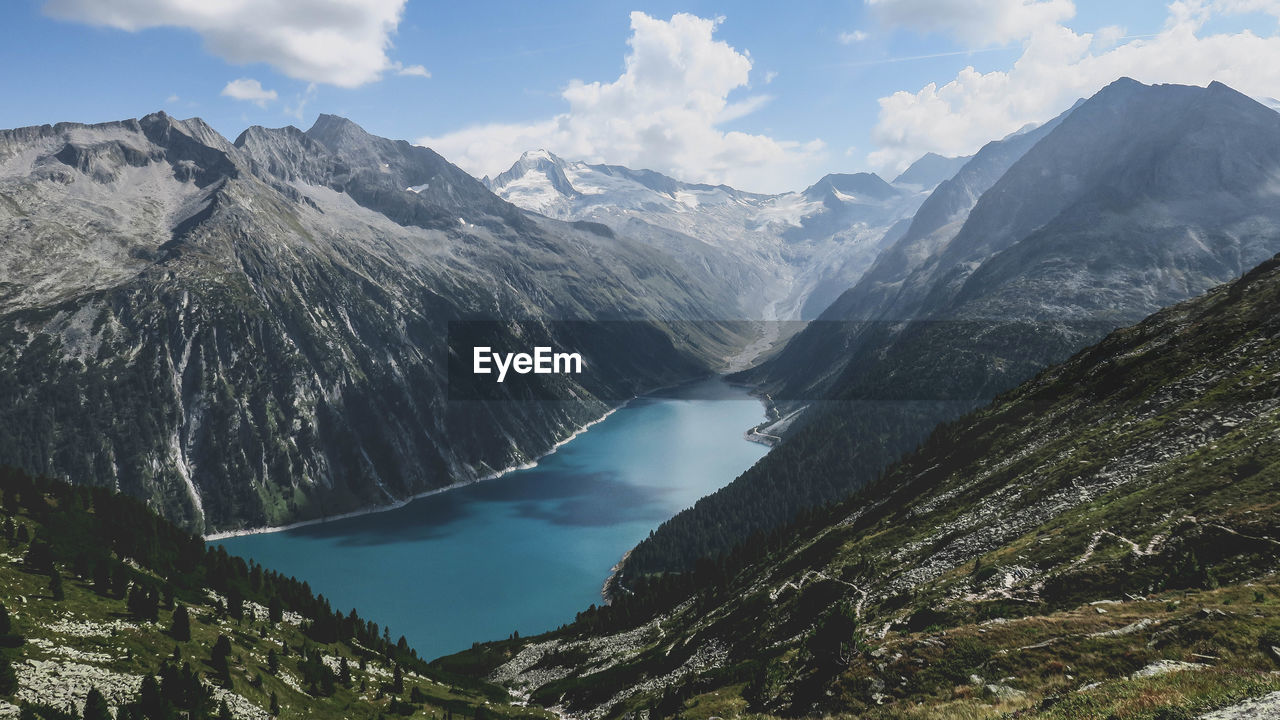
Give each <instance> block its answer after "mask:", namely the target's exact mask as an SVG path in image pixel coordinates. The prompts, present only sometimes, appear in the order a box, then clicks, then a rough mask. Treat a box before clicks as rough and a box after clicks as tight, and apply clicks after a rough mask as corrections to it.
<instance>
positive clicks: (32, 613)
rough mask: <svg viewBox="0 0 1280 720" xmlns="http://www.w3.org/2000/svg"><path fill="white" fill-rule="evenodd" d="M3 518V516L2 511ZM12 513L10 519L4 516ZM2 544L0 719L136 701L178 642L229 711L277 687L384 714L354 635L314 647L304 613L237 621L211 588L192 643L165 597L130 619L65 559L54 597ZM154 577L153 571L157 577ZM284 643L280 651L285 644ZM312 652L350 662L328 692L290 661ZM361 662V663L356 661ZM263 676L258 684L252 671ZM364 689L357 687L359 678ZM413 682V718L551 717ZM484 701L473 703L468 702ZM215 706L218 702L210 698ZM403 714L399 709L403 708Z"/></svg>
mask: <svg viewBox="0 0 1280 720" xmlns="http://www.w3.org/2000/svg"><path fill="white" fill-rule="evenodd" d="M5 516H6V515H4V514H0V517H5ZM10 517H12V516H10ZM15 519H16V520H17V521H18V522H20V523H22V524H25V525H26V527H27V528H28V530H30V531H33V533H34V532H35V531H38V530H39V529H40V526H39V524H38V523H36V522H35V521H34V520H33V519H32V518H31V517H29V516H28V515H25V514H19V515H17V516H16V517H15ZM0 547H4V548H5V552H4V553H2V554H0V588H3V592H2V593H0V600H3V602H4V604H5V606H6V607H7V608H8V609H9V612H10V615H11V618H12V621H13V632H14V633H17V634H20V635H22V636H24V637H25V638H26V642H25V643H24V644H22V645H21V646H20V647H18V648H16V649H10V650H7V651H3V652H6V653H7V654H8V655H9V657H10V658H11V659H12V660H13V662H14V665H15V668H16V670H17V673H18V679H19V690H18V692H17V693H16V694H15V695H13V696H11V697H8V698H3V697H0V717H9V716H15V717H16V715H17V707H16V705H17V704H19V703H21V702H22V701H27V702H32V703H38V704H46V705H52V706H53V707H55V708H58V709H62V708H65V707H66V706H67V705H68V704H69V703H70V704H73V705H75V706H77V707H80V706H82V705H83V702H84V698H85V695H86V694H87V693H88V691H89V687H90V686H91V685H92V686H95V687H97V688H98V689H99V690H100V691H102V692H103V693H104V695H105V696H106V697H107V700H108V702H109V703H110V704H111V705H113V706H117V705H119V704H121V703H124V702H132V701H134V700H135V699H136V696H137V691H138V686H139V683H140V681H141V677H142V676H143V675H144V674H153V675H154V674H156V673H157V672H158V670H159V668H160V666H161V664H162V663H163V662H164V661H166V660H168V659H170V658H172V656H173V653H174V650H175V647H176V648H178V650H179V652H180V653H181V659H182V661H184V662H189V663H190V664H191V666H192V668H193V669H195V670H196V671H197V672H199V673H201V674H202V675H204V676H205V678H206V684H207V685H208V686H210V687H213V688H215V690H214V692H215V699H217V700H219V701H220V700H221V698H223V697H226V698H227V700H228V704H229V706H230V707H231V709H232V711H233V714H234V716H235V717H236V718H242V719H244V718H266V717H268V712H267V710H268V709H269V707H270V697H271V693H273V692H274V693H276V695H277V698H278V700H279V703H280V708H281V714H280V716H279V717H282V718H290V717H292V718H320V719H323V718H335V719H337V718H353V719H354V718H377V717H382V716H383V715H384V714H386V713H388V709H389V707H390V704H391V696H390V694H388V693H387V692H386V691H385V690H384V689H383V686H384V685H387V684H388V683H390V681H391V678H392V673H393V670H392V666H391V664H390V662H389V661H388V660H387V659H386V658H385V657H384V656H382V655H381V654H378V653H375V652H372V651H370V650H368V649H366V648H363V647H361V646H360V645H359V643H358V642H355V641H350V642H336V643H330V644H320V643H316V642H314V641H313V640H311V639H310V638H308V637H306V635H305V634H304V633H303V627H302V619H301V618H300V617H299V616H297V615H296V614H293V613H286V614H285V618H284V620H283V621H282V622H280V623H278V624H272V623H270V622H269V621H268V620H267V611H266V608H264V607H262V606H261V605H256V612H255V611H254V610H253V609H252V608H253V607H254V605H253V604H251V603H246V611H245V617H244V618H243V619H242V620H234V619H232V618H230V617H227V615H226V612H225V610H221V609H220V608H219V607H218V603H219V601H220V600H221V598H219V597H218V596H217V594H216V593H213V592H212V591H206V592H205V593H204V599H203V600H199V601H193V602H188V601H187V600H189V599H190V598H188V599H180V600H179V603H181V604H183V605H186V606H187V608H188V611H189V613H190V616H191V639H190V640H189V641H186V642H176V641H175V640H174V639H173V638H172V637H171V636H170V635H169V629H170V628H171V627H172V619H173V611H172V610H170V609H165V608H164V607H163V605H162V607H161V609H160V613H159V620H158V622H154V623H153V622H147V621H144V620H139V619H137V618H135V617H132V616H131V615H130V614H129V613H128V611H127V608H126V603H125V600H124V599H119V598H115V597H108V596H104V595H102V594H99V593H97V592H95V590H94V588H93V585H92V582H91V581H90V580H89V579H88V578H78V577H76V576H75V575H74V574H73V573H72V572H71V570H70V568H69V567H66V566H63V567H62V568H61V572H62V574H63V577H64V584H63V589H64V592H65V598H64V599H63V600H60V601H55V600H54V599H53V598H52V596H51V594H50V591H49V578H48V577H47V576H46V575H44V574H37V573H33V572H30V571H28V570H27V569H26V568H25V567H24V565H23V563H22V557H23V553H24V551H25V549H26V547H27V545H25V544H21V543H14V542H10V543H7V544H6V543H5V542H4V541H0ZM156 580H157V581H160V580H161V579H160V578H156ZM219 635H226V636H227V637H228V638H229V639H230V640H231V646H232V654H231V663H230V665H231V669H232V686H231V691H230V692H231V693H232V694H230V695H228V694H226V693H225V691H224V690H223V689H221V688H220V686H219V685H218V684H217V683H216V682H214V681H213V680H209V678H212V677H214V675H215V673H214V671H213V668H212V665H211V664H210V655H211V651H212V648H213V646H214V643H215V641H216V640H217V638H218V636H219ZM284 644H287V645H288V646H289V648H290V650H289V654H288V655H287V656H285V655H282V652H283V650H282V647H283V645H284ZM304 647H305V648H308V649H319V650H320V651H321V652H322V654H323V655H324V657H325V662H326V663H331V664H332V667H333V669H335V671H336V669H337V667H338V665H337V664H338V662H339V658H343V657H345V658H347V659H348V662H349V667H350V672H351V677H352V683H351V685H349V686H344V685H343V684H341V683H339V684H338V685H337V687H336V690H335V692H334V693H333V694H332V695H330V696H328V697H323V696H319V693H318V691H317V694H316V695H312V694H309V693H307V692H306V690H307V689H311V690H313V691H314V688H307V687H306V686H305V682H304V681H303V680H302V678H303V674H302V673H301V672H300V670H299V668H298V665H299V662H300V661H301V656H300V654H299V650H300V649H301V648H304ZM272 650H274V651H275V652H276V653H277V654H278V655H281V656H280V667H281V670H280V671H279V672H278V673H277V674H275V675H272V674H271V673H270V672H269V671H268V666H267V662H268V661H267V657H268V652H270V651H272ZM362 657H363V658H365V661H366V669H363V670H362V669H361V668H360V660H361V658H362ZM259 677H260V678H261V684H260V685H259V684H257V681H256V679H257V678H259ZM362 683H363V684H364V686H365V689H364V690H363V691H361V684H362ZM415 688H416V689H417V690H418V691H419V692H420V693H421V696H422V697H423V698H424V700H423V701H421V702H417V703H414V712H413V713H412V716H413V717H420V718H421V717H435V718H441V719H443V718H445V717H446V714H447V713H452V714H454V715H458V716H460V717H466V718H473V717H480V716H484V717H490V718H493V717H497V718H511V719H515V718H547V717H550V713H547V712H545V711H543V710H540V709H526V708H519V707H514V706H511V705H508V704H506V702H505V700H506V693H505V692H503V691H502V690H501V689H499V688H495V687H492V686H485V685H483V684H476V683H473V682H468V681H466V680H465V679H459V682H458V683H457V684H453V683H450V682H449V681H448V680H447V679H433V678H428V677H425V676H423V675H421V674H417V673H413V672H409V671H406V672H405V674H404V691H403V693H401V694H399V696H398V697H399V698H400V700H402V701H407V700H408V699H409V698H410V697H411V696H412V695H413V692H414V689H415ZM480 707H482V708H483V710H481V711H479V713H478V710H477V708H480ZM215 709H216V706H215ZM401 716H404V715H403V714H402V715H401Z"/></svg>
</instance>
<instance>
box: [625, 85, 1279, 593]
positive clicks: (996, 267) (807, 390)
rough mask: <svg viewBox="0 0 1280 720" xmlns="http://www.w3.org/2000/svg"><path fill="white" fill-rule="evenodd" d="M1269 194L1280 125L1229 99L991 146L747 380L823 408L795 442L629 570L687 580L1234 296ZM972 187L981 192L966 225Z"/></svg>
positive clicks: (1084, 117)
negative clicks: (1086, 350)
mask: <svg viewBox="0 0 1280 720" xmlns="http://www.w3.org/2000/svg"><path fill="white" fill-rule="evenodd" d="M1023 145H1025V146H1026V147H1025V149H1022V150H1021V152H1019V151H1018V150H1019V149H1020V147H1021V146H1023ZM997 155H1003V156H1004V159H999V158H997V157H996V156H997ZM1014 156H1016V158H1014V159H1013V160H1009V158H1010V157H1014ZM1002 166H1006V167H1007V169H1005V170H1003V171H1000V172H999V175H998V177H997V178H996V179H995V180H994V181H992V182H991V183H990V184H988V183H987V180H989V179H990V178H991V177H992V176H993V175H995V174H996V171H997V170H999V168H1000V167H1002ZM979 171H981V172H979ZM1277 177H1280V116H1278V115H1277V114H1276V113H1275V112H1273V111H1271V110H1269V109H1267V108H1265V107H1263V106H1262V105H1259V104H1258V103H1257V102H1255V101H1253V100H1251V99H1249V98H1247V97H1245V96H1243V95H1241V94H1239V93H1237V92H1235V91H1233V90H1231V89H1230V88H1227V87H1225V86H1223V85H1220V84H1213V85H1210V86H1209V87H1207V88H1196V87H1185V86H1172V85H1162V86H1145V85H1141V84H1139V83H1137V82H1134V81H1132V80H1120V81H1117V82H1116V83H1114V84H1113V85H1111V86H1109V87H1107V88H1105V89H1104V90H1102V91H1101V92H1099V93H1098V94H1097V95H1096V96H1094V97H1093V98H1091V99H1089V100H1087V101H1085V102H1082V103H1080V104H1078V105H1077V106H1076V107H1075V108H1074V109H1072V110H1071V111H1070V112H1069V113H1067V114H1066V115H1065V116H1063V117H1061V118H1059V119H1058V120H1057V121H1055V122H1054V123H1051V124H1050V125H1048V126H1045V127H1043V128H1040V129H1038V130H1035V131H1032V132H1030V133H1025V134H1022V135H1018V136H1014V137H1013V138H1009V139H1007V140H1005V141H1003V142H1002V143H1000V144H996V145H989V146H988V147H987V148H985V149H984V150H983V151H982V152H980V153H978V155H976V156H975V157H974V159H973V160H971V161H970V162H969V163H968V164H967V165H966V166H965V168H964V169H963V170H961V171H960V173H959V174H958V175H957V176H956V178H954V179H953V180H951V181H948V182H947V183H943V185H942V186H940V187H939V189H938V190H937V191H935V193H934V195H933V196H932V197H931V198H930V200H929V201H927V202H926V203H925V205H924V206H922V208H921V210H920V212H919V213H918V214H917V216H916V218H915V220H913V222H912V228H911V229H910V230H908V231H907V234H906V235H904V236H903V238H902V240H900V241H899V242H898V243H897V244H895V245H894V247H893V248H891V249H890V250H888V251H886V253H885V254H884V255H883V256H882V258H881V260H880V261H879V263H878V264H877V266H876V267H875V268H873V269H872V270H870V271H868V273H867V274H866V276H865V278H864V279H863V280H862V281H860V282H859V284H858V285H857V286H855V287H854V288H853V289H851V290H850V291H848V292H847V293H846V294H845V295H844V296H843V297H842V298H841V299H840V300H838V301H837V302H836V303H834V304H833V305H832V306H831V307H830V308H829V309H828V310H827V311H826V312H824V313H823V315H822V317H820V318H819V319H818V320H817V321H815V322H814V323H811V324H810V325H809V326H808V327H807V328H806V329H805V331H804V332H802V333H801V334H799V335H797V336H796V337H795V338H793V339H792V340H791V341H790V342H789V343H788V346H787V348H786V349H785V350H784V351H783V352H781V353H780V354H779V355H778V356H776V357H775V358H773V359H771V360H770V361H768V362H767V363H765V364H764V365H763V366H761V367H759V368H757V369H755V370H752V371H749V372H747V373H744V374H743V375H741V376H739V378H738V379H741V380H744V381H746V382H754V383H757V384H759V385H760V386H761V387H762V389H763V390H764V391H767V392H768V393H770V395H771V397H772V399H773V401H774V402H775V403H777V404H778V405H779V406H780V410H781V413H780V415H781V416H783V417H786V416H787V415H788V413H789V412H790V411H791V410H794V409H796V408H797V407H801V406H806V405H810V406H811V407H810V409H809V410H807V411H806V412H805V413H803V414H802V415H801V416H800V417H798V418H793V419H791V420H790V424H789V427H788V429H787V430H786V431H785V432H782V434H783V435H784V436H788V437H789V438H790V439H788V440H784V441H783V442H782V443H781V444H780V445H779V446H778V447H777V448H775V449H774V451H773V452H771V453H770V454H769V456H767V457H766V458H764V459H763V460H762V461H761V462H760V463H758V464H757V465H756V467H754V468H753V469H752V470H750V471H748V472H747V473H745V474H744V475H743V476H741V477H740V478H738V479H737V480H736V481H735V482H734V483H732V484H730V485H729V486H727V487H725V488H723V489H721V490H720V491H719V492H718V493H717V494H716V495H713V496H711V497H710V498H707V499H706V500H704V501H703V502H702V503H700V507H699V508H696V509H694V510H692V511H688V512H686V513H685V514H682V515H681V516H677V517H676V518H674V519H673V520H672V521H671V522H669V523H668V524H667V526H665V527H664V528H662V529H660V530H659V531H658V532H657V533H656V534H655V538H653V539H651V540H648V541H646V542H645V543H644V544H642V545H641V546H639V547H637V548H636V551H635V552H633V553H632V554H631V556H630V558H631V559H630V563H638V565H637V566H636V567H637V568H642V569H643V570H646V571H648V570H659V569H667V568H670V567H672V566H684V565H685V564H686V563H691V562H692V561H693V560H694V559H695V558H690V557H687V556H685V557H681V558H679V560H678V561H676V562H674V563H673V562H672V561H673V558H672V557H671V556H672V555H673V553H678V552H679V550H678V549H679V548H681V547H684V546H686V545H688V544H689V543H688V541H689V538H690V537H694V536H699V535H701V534H703V531H702V530H701V529H700V528H706V527H713V528H716V530H715V531H714V534H715V535H717V536H718V539H717V540H716V541H714V542H711V543H710V544H709V545H703V547H712V548H714V551H718V552H725V551H728V550H729V549H730V548H732V547H733V546H734V545H735V544H737V543H738V542H741V541H742V540H745V539H746V538H747V537H748V536H749V534H750V533H751V532H756V531H760V532H768V531H770V530H771V529H773V527H774V526H775V524H776V523H777V522H779V521H785V519H787V518H789V517H791V516H792V515H794V513H796V512H798V511H800V510H802V509H804V508H805V507H809V506H813V505H820V504H823V503H825V502H830V501H833V500H835V499H838V498H840V497H843V496H844V495H845V494H847V493H848V492H850V491H852V490H854V489H856V488H858V487H860V486H861V485H863V484H865V483H867V482H870V481H872V480H874V479H875V478H876V477H878V476H879V475H880V473H881V472H882V471H883V469H884V468H885V467H887V466H888V465H889V464H890V463H892V462H893V461H894V460H896V459H897V458H899V457H901V456H902V455H903V454H905V453H907V452H910V451H911V450H913V449H914V448H915V447H917V446H918V444H919V443H920V442H921V441H923V440H924V439H925V438H926V437H927V436H928V433H929V432H930V430H931V429H932V428H934V427H935V426H937V425H938V424H939V423H942V422H947V421H950V420H953V419H955V418H957V417H959V416H960V415H962V414H963V413H965V412H967V411H969V410H972V409H974V408H976V407H979V406H980V405H982V404H983V403H985V402H987V401H989V400H990V399H991V398H993V397H995V396H996V395H997V394H998V393H1000V392H1002V391H1005V390H1007V389H1009V388H1011V387H1013V386H1015V385H1016V384H1017V383H1019V382H1021V381H1023V380H1025V379H1027V378H1029V377H1032V376H1033V375H1034V374H1035V373H1037V372H1039V371H1040V370H1041V369H1043V368H1044V367H1046V366H1048V365H1050V364H1052V363H1054V362H1060V361H1062V360H1064V359H1065V358H1067V357H1069V356H1070V355H1071V354H1072V353H1073V352H1075V351H1077V350H1079V349H1080V348H1083V347H1086V346H1088V345H1089V344H1091V343H1094V342H1097V341H1098V340H1099V339H1100V338H1102V337H1103V336H1105V335H1106V333H1107V332H1109V331H1111V330H1113V329H1115V328H1117V327H1120V326H1123V325H1126V324H1129V323H1133V322H1136V321H1137V320H1139V319H1141V318H1142V317H1144V316H1146V315H1147V314H1149V313H1151V312H1154V311H1156V310H1157V309H1159V308H1161V307H1164V306H1167V305H1169V304H1172V303H1175V302H1179V301H1181V300H1185V299H1187V298H1189V297H1192V296H1194V295H1196V294H1197V293H1200V292H1203V291H1204V290H1206V289H1208V288H1210V287H1212V286H1214V285H1215V284H1218V283H1222V282H1227V281H1229V280H1231V279H1232V278H1234V277H1238V276H1239V275H1241V274H1242V273H1244V272H1245V271H1247V270H1248V269H1249V268H1251V267H1253V266H1254V265H1256V264H1257V263H1259V262H1261V261H1263V260H1264V259H1266V258H1269V257H1271V256H1272V255H1274V254H1275V253H1276V252H1277V251H1280V203H1277V202H1276V199H1277V184H1276V178H1277ZM962 186H963V187H968V188H969V189H970V190H973V191H978V190H981V194H980V195H979V196H978V197H977V199H976V202H973V204H972V207H971V209H969V210H965V209H964V207H965V203H964V198H965V197H968V196H969V195H970V194H971V193H970V190H964V189H963V187H962ZM984 186H985V188H984ZM935 198H937V201H936V202H935ZM953 208H959V210H953ZM766 432H769V430H766ZM699 542H703V543H706V542H707V540H706V538H705V537H702V538H701V539H700V540H699ZM660 548H665V549H660ZM672 548H675V549H676V550H675V551H672V550H671V549H672Z"/></svg>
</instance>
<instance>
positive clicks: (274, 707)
mask: <svg viewBox="0 0 1280 720" xmlns="http://www.w3.org/2000/svg"><path fill="white" fill-rule="evenodd" d="M279 715H280V698H278V697H276V691H275V690H272V691H271V716H272V717H279Z"/></svg>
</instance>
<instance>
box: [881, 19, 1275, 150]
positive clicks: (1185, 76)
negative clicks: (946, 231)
mask: <svg viewBox="0 0 1280 720" xmlns="http://www.w3.org/2000/svg"><path fill="white" fill-rule="evenodd" d="M1244 5H1248V6H1249V7H1243V6H1244ZM1262 5H1268V6H1270V5H1280V2H1272V3H1264V2H1254V1H1253V0H1218V1H1217V2H1203V1H1200V0H1184V1H1183V2H1174V3H1171V4H1170V5H1169V14H1168V19H1167V21H1166V24H1165V27H1164V28H1163V29H1162V30H1161V32H1160V33H1158V34H1156V35H1154V36H1150V37H1143V38H1138V39H1131V40H1129V41H1127V42H1121V41H1122V40H1123V38H1120V37H1118V36H1117V35H1116V31H1115V30H1114V29H1111V28H1107V29H1105V30H1104V31H1101V32H1100V34H1101V35H1102V37H1100V38H1099V37H1095V36H1094V35H1091V34H1088V33H1076V32H1075V31H1073V30H1071V29H1070V28H1067V27H1065V26H1063V25H1061V24H1058V23H1056V22H1051V23H1048V24H1047V25H1045V26H1044V27H1041V28H1038V29H1035V30H1033V31H1032V33H1031V35H1030V36H1029V38H1028V39H1027V40H1026V41H1025V43H1024V45H1023V50H1022V55H1021V57H1019V58H1018V60H1017V61H1016V62H1015V63H1014V64H1013V67H1012V68H1010V69H1009V70H1003V71H995V72H989V73H980V72H978V71H977V70H975V69H974V68H973V67H972V66H970V67H967V68H965V69H964V70H961V71H960V73H959V74H957V75H956V77H955V78H954V79H953V80H950V81H949V82H946V83H943V84H937V83H930V84H928V85H926V86H925V87H923V88H922V89H920V90H919V91H918V92H914V93H912V92H906V91H901V92H897V93H894V94H893V95H890V96H888V97H883V98H881V99H880V115H879V118H878V121H877V123H876V126H875V128H874V130H873V132H872V136H873V140H874V141H875V144H876V146H877V147H878V149H877V150H875V151H874V152H872V153H871V154H870V155H869V156H868V161H869V162H870V164H871V165H872V166H873V167H875V168H877V169H879V170H882V171H885V172H888V173H893V172H895V171H897V170H900V169H902V168H904V167H905V166H906V165H907V164H908V163H910V162H911V161H913V160H915V159H916V158H918V157H920V156H921V155H923V154H924V153H925V152H929V151H932V152H937V153H940V154H943V155H967V154H970V153H972V152H974V151H976V150H977V149H978V148H979V147H981V146H982V144H983V143H985V142H986V141H988V140H992V139H994V138H999V137H1002V136H1003V135H1006V134H1008V133H1010V132H1013V131H1015V130H1018V129H1019V128H1021V127H1023V126H1024V125H1026V124H1028V123H1032V122H1043V121H1046V120H1049V119H1050V118H1052V117H1053V116H1055V115H1057V114H1058V113H1060V112H1062V111H1063V110H1065V109H1066V108H1067V107H1069V106H1070V105H1071V103H1073V102H1074V101H1075V100H1076V99H1077V98H1081V97H1088V96H1091V95H1093V94H1094V93H1095V92H1097V91H1098V90H1100V89H1102V88H1103V87H1104V86H1106V85H1107V84H1109V83H1111V82H1112V81H1114V80H1116V79H1117V78H1120V77H1124V76H1128V77H1132V78H1134V79H1136V80H1138V81H1140V82H1144V83H1148V84H1150V83H1181V84H1191V85H1207V84H1208V83H1209V82H1212V81H1214V80H1218V81H1220V82H1223V83H1226V84H1227V85H1230V86H1231V87H1233V88H1235V89H1237V90H1239V91H1241V92H1243V93H1245V94H1247V95H1252V96H1257V97H1265V96H1273V95H1275V88H1277V87H1280V36H1278V35H1271V36H1265V37H1264V36H1259V35H1256V34H1254V33H1253V32H1251V31H1248V30H1245V31H1241V32H1238V33H1220V34H1206V33H1205V32H1204V31H1203V27H1204V23H1205V21H1206V20H1208V19H1209V17H1211V16H1212V15H1213V14H1214V13H1215V12H1236V11H1241V10H1242V9H1243V10H1246V11H1247V10H1250V9H1252V10H1257V9H1258V8H1260V7H1261V6H1262ZM1254 6H1258V7H1254ZM1117 43H1120V44H1117Z"/></svg>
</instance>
